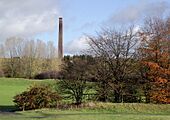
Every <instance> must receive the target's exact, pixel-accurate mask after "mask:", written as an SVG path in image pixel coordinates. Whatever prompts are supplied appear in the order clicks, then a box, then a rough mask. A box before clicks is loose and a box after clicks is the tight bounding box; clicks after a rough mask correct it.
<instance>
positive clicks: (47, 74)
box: [34, 71, 60, 79]
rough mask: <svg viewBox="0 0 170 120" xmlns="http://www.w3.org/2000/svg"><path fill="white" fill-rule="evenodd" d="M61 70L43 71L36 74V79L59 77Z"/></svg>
mask: <svg viewBox="0 0 170 120" xmlns="http://www.w3.org/2000/svg"><path fill="white" fill-rule="evenodd" d="M59 75H60V72H58V71H47V72H42V73H39V74H37V75H35V76H34V79H57V78H59Z"/></svg>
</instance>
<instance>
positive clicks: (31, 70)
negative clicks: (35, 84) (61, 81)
mask: <svg viewBox="0 0 170 120" xmlns="http://www.w3.org/2000/svg"><path fill="white" fill-rule="evenodd" d="M0 56H1V58H0V74H1V76H6V77H24V78H33V77H35V76H36V75H37V74H39V73H42V72H47V71H48V72H49V71H56V70H58V69H59V64H60V61H59V60H58V59H57V52H56V48H55V46H54V44H53V42H51V41H49V42H47V43H45V42H43V41H41V40H26V39H23V38H17V37H12V38H9V39H7V40H6V41H5V43H4V44H1V46H0Z"/></svg>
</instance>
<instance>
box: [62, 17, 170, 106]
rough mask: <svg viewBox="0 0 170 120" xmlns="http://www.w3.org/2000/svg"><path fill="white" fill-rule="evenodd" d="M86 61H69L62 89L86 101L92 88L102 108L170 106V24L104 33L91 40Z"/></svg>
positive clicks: (162, 21)
mask: <svg viewBox="0 0 170 120" xmlns="http://www.w3.org/2000/svg"><path fill="white" fill-rule="evenodd" d="M88 41H89V45H90V47H89V49H88V51H87V55H82V56H73V57H70V56H65V58H64V61H65V63H64V64H63V67H62V71H61V76H60V77H61V79H62V81H61V82H60V86H61V89H62V91H65V92H66V93H70V94H71V95H72V96H74V99H75V101H76V103H77V104H80V103H81V102H82V101H83V95H84V94H85V93H86V92H85V91H86V90H87V89H88V82H89V81H93V82H94V83H95V84H94V85H93V86H94V89H95V91H96V92H95V96H96V100H99V101H103V102H116V103H120V102H145V103H164V104H165V103H170V18H167V19H160V18H152V19H148V20H146V21H145V24H144V25H143V26H141V28H140V29H139V30H138V31H136V30H135V29H134V27H129V28H128V29H123V30H115V29H114V30H112V29H102V31H101V32H100V33H98V34H97V35H96V36H88Z"/></svg>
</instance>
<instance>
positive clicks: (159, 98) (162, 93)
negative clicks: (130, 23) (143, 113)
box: [139, 18, 170, 103]
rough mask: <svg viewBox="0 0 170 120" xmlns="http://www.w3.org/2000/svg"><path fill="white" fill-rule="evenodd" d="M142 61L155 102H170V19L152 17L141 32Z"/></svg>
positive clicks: (151, 98) (150, 94) (151, 95)
mask: <svg viewBox="0 0 170 120" xmlns="http://www.w3.org/2000/svg"><path fill="white" fill-rule="evenodd" d="M140 37H141V46H140V49H139V50H140V52H141V63H142V65H143V66H145V68H146V69H147V70H146V79H147V80H148V83H149V86H150V88H149V89H148V94H149V96H150V100H151V101H152V102H154V103H170V20H168V19H166V20H163V19H159V18H152V19H149V20H147V21H146V23H145V26H144V27H143V29H142V31H141V32H140Z"/></svg>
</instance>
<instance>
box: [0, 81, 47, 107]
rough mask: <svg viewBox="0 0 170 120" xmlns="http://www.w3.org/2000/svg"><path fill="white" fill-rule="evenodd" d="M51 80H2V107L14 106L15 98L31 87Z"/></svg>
mask: <svg viewBox="0 0 170 120" xmlns="http://www.w3.org/2000/svg"><path fill="white" fill-rule="evenodd" d="M49 81H50V80H44V81H42V80H29V79H20V78H0V105H1V106H2V105H9V106H10V105H14V103H13V102H12V100H13V96H15V95H16V94H19V93H21V92H22V91H24V90H26V89H27V88H29V86H30V85H33V84H40V83H43V82H44V83H45V82H49Z"/></svg>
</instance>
